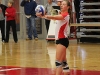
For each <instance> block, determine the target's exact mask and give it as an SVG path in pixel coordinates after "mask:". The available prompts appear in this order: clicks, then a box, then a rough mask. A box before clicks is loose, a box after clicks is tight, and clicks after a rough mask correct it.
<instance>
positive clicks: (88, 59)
mask: <svg viewBox="0 0 100 75" xmlns="http://www.w3.org/2000/svg"><path fill="white" fill-rule="evenodd" d="M66 57H67V59H68V64H69V67H70V75H100V44H97V43H80V44H77V43H76V41H72V40H71V41H70V45H69V48H68V49H67V56H66ZM0 75H55V43H54V42H47V41H46V40H38V41H34V40H32V41H26V40H19V42H18V43H14V42H13V40H10V41H9V43H2V42H0ZM62 75H63V74H62Z"/></svg>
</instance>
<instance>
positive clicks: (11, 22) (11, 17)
mask: <svg viewBox="0 0 100 75" xmlns="http://www.w3.org/2000/svg"><path fill="white" fill-rule="evenodd" d="M13 3H14V2H13V1H12V0H11V1H8V8H7V9H6V12H5V15H6V17H7V26H6V40H5V43H8V42H9V31H10V26H11V27H12V31H13V38H14V41H15V43H17V42H18V38H17V31H16V22H15V16H16V10H15V8H14V7H13Z"/></svg>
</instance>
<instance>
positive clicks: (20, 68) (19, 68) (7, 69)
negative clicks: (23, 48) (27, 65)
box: [0, 68, 21, 72]
mask: <svg viewBox="0 0 100 75" xmlns="http://www.w3.org/2000/svg"><path fill="white" fill-rule="evenodd" d="M19 69H21V68H11V69H2V70H0V72H3V71H11V70H19Z"/></svg>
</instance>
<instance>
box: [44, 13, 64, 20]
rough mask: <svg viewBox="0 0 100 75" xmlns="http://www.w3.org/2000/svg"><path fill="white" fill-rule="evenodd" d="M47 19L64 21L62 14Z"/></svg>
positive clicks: (47, 16)
mask: <svg viewBox="0 0 100 75" xmlns="http://www.w3.org/2000/svg"><path fill="white" fill-rule="evenodd" d="M45 18H46V19H53V20H64V17H63V16H62V15H61V14H59V15H54V16H52V15H45Z"/></svg>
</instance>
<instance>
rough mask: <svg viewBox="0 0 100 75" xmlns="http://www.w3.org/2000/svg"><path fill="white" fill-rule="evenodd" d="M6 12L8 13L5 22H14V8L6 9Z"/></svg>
mask: <svg viewBox="0 0 100 75" xmlns="http://www.w3.org/2000/svg"><path fill="white" fill-rule="evenodd" d="M6 12H7V13H8V14H5V15H6V16H7V21H9V20H15V15H16V10H15V8H14V7H8V8H7V9H6Z"/></svg>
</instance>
